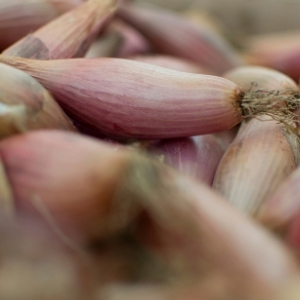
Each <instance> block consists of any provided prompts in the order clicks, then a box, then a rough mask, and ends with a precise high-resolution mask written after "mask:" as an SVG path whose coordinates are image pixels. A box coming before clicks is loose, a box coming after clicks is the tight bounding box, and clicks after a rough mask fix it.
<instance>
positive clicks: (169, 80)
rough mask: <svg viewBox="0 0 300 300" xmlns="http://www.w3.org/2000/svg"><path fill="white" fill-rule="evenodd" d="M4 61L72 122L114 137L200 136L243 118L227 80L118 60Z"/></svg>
mask: <svg viewBox="0 0 300 300" xmlns="http://www.w3.org/2000/svg"><path fill="white" fill-rule="evenodd" d="M0 61H1V62H5V63H8V64H11V65H13V66H15V67H17V68H20V69H22V70H24V71H26V72H27V73H28V74H30V75H31V76H33V77H34V78H36V79H37V80H38V81H39V82H40V83H41V84H42V85H43V86H45V87H46V88H47V89H48V90H50V91H51V92H52V93H53V95H54V96H55V98H56V99H57V100H58V101H59V103H60V104H61V105H62V106H63V107H64V109H65V110H66V111H68V112H69V114H70V115H71V116H73V117H75V118H77V119H78V120H80V121H82V122H86V123H88V124H90V125H92V126H95V127H97V128H99V129H100V130H102V131H103V132H104V133H107V134H111V135H112V136H119V137H131V138H148V139H149V138H153V139H161V138H172V137H184V136H192V135H200V134H206V133H213V132H219V131H223V130H226V129H230V128H232V127H233V126H235V125H236V124H238V123H239V122H240V121H241V118H242V116H241V109H240V106H239V101H240V100H241V97H242V95H241V91H240V89H239V87H238V86H237V85H236V84H234V83H232V82H231V81H229V80H226V79H224V78H221V77H216V76H209V75H200V74H190V73H184V72H177V71H173V70H170V69H166V68H160V67H157V66H152V65H150V64H145V63H141V62H135V61H131V60H122V59H115V58H98V59H72V60H52V61H38V60H36V61H35V60H26V59H22V58H15V57H8V56H1V57H0ZM49 70H51V72H49Z"/></svg>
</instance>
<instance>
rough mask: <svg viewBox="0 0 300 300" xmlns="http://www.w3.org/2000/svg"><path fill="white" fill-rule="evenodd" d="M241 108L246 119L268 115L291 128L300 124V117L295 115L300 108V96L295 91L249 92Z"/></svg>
mask: <svg viewBox="0 0 300 300" xmlns="http://www.w3.org/2000/svg"><path fill="white" fill-rule="evenodd" d="M240 106H241V109H242V115H243V118H244V119H247V118H259V116H263V115H267V116H270V117H271V118H272V119H274V120H276V121H278V122H279V123H284V124H288V125H289V126H291V124H292V123H294V122H296V123H300V116H298V115H296V114H295V113H293V111H295V110H296V109H297V108H298V107H300V96H299V92H298V91H295V90H293V89H285V90H273V91H268V90H256V91H252V92H251V91H249V92H247V93H245V94H244V96H243V98H242V99H241V101H240Z"/></svg>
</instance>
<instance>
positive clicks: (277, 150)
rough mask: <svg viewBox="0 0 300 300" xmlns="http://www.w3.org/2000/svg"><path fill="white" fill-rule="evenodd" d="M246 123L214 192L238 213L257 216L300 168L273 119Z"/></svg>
mask: <svg viewBox="0 0 300 300" xmlns="http://www.w3.org/2000/svg"><path fill="white" fill-rule="evenodd" d="M263 120H264V122H262V121H260V120H256V119H252V120H249V121H248V122H245V123H244V124H243V125H242V126H241V128H240V129H239V132H238V134H237V136H236V138H235V139H234V141H233V142H232V144H231V145H230V146H229V148H228V149H227V151H226V152H225V154H224V156H223V157H222V159H221V162H220V164H219V166H218V169H217V172H216V176H215V179H214V183H213V186H214V189H215V190H217V191H218V192H219V193H221V194H222V195H223V196H224V198H226V199H227V201H229V202H230V203H231V204H232V205H234V206H235V207H236V208H238V209H239V210H241V211H243V212H245V213H247V214H249V215H252V216H255V215H256V214H257V211H258V209H259V207H260V206H261V205H262V204H263V203H264V202H265V201H266V200H267V198H268V197H269V196H270V195H271V193H272V192H273V191H274V190H275V189H276V187H277V186H278V184H280V183H281V182H282V180H284V179H285V178H286V177H287V176H288V175H289V174H290V173H291V172H292V171H293V170H295V168H296V166H297V162H296V159H295V156H294V152H293V149H292V147H291V145H290V144H289V141H288V140H287V138H286V135H287V134H288V133H287V132H285V131H284V127H283V126H280V125H278V124H277V122H275V121H273V120H272V119H271V118H263Z"/></svg>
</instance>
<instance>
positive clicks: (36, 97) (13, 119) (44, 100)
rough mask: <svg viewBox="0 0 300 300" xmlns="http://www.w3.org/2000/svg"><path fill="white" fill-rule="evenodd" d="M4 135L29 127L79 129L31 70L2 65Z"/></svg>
mask: <svg viewBox="0 0 300 300" xmlns="http://www.w3.org/2000/svg"><path fill="white" fill-rule="evenodd" d="M0 72H2V73H3V74H5V76H3V77H2V79H1V81H0V125H1V126H0V138H5V137H8V136H10V135H13V134H17V133H24V132H26V131H29V130H35V129H42V128H52V129H62V130H71V131H75V127H74V126H73V124H72V122H71V121H70V119H69V118H68V117H67V115H66V114H65V113H64V112H63V110H62V109H61V108H60V106H59V105H58V104H57V103H56V100H55V99H54V98H53V97H52V95H51V94H50V93H49V92H48V91H47V90H46V89H45V88H44V87H43V86H42V85H41V84H40V83H39V82H37V81H36V80H35V79H33V78H32V77H30V76H29V75H28V74H27V73H25V72H23V71H21V70H18V69H15V68H13V67H10V66H8V65H5V64H0Z"/></svg>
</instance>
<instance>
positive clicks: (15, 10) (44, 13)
mask: <svg viewBox="0 0 300 300" xmlns="http://www.w3.org/2000/svg"><path fill="white" fill-rule="evenodd" d="M82 2H83V0H35V1H32V0H1V1H0V36H1V39H0V50H3V49H5V48H7V47H9V46H10V45H12V44H13V43H15V42H16V41H18V40H19V39H21V38H23V37H24V36H25V35H26V34H28V33H30V32H31V31H33V30H35V29H37V28H39V27H41V26H42V25H44V24H46V23H47V22H49V21H51V20H52V19H55V18H56V17H57V16H58V15H60V14H62V13H64V12H66V11H68V10H70V9H72V8H74V7H76V6H78V5H79V4H81V3H82Z"/></svg>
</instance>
